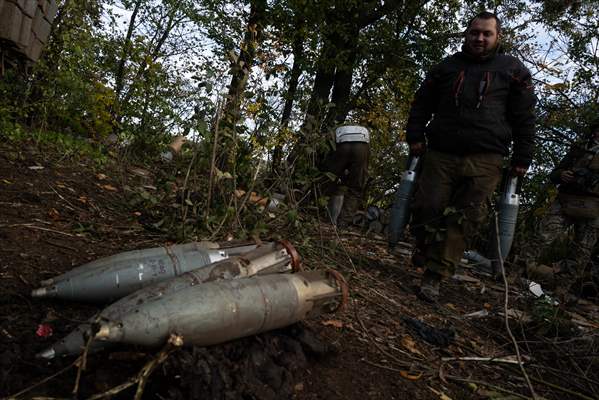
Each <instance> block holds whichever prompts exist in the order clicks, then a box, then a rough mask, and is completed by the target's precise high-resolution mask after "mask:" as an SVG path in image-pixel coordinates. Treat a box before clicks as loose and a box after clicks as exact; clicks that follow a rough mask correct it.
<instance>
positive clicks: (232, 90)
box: [217, 0, 266, 171]
mask: <svg viewBox="0 0 599 400" xmlns="http://www.w3.org/2000/svg"><path fill="white" fill-rule="evenodd" d="M250 6H251V8H250V17H249V19H248V23H247V29H246V32H245V35H244V38H243V41H242V42H241V44H240V46H239V57H237V60H236V62H235V63H234V65H233V66H232V67H231V74H232V77H231V83H230V84H229V92H228V94H227V99H226V103H225V107H224V110H223V118H222V119H221V121H220V123H219V130H220V132H221V134H222V136H223V143H222V148H221V149H222V152H221V154H220V158H219V160H218V163H217V164H218V166H219V168H220V169H221V170H223V171H227V170H230V169H231V167H232V166H233V164H234V163H235V159H236V157H237V138H236V135H237V131H236V126H237V124H238V123H239V119H240V108H241V98H242V95H243V92H244V91H245V87H246V85H247V80H248V77H249V74H250V72H251V68H252V65H253V63H254V58H255V56H256V49H257V47H258V44H259V43H260V39H261V34H262V29H263V26H264V17H265V13H266V0H251V1H250Z"/></svg>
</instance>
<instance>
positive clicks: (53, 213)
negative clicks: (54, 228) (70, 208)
mask: <svg viewBox="0 0 599 400" xmlns="http://www.w3.org/2000/svg"><path fill="white" fill-rule="evenodd" d="M48 216H49V217H50V218H51V219H53V220H54V221H58V220H59V219H60V213H59V212H58V210H56V208H51V209H50V210H49V211H48Z"/></svg>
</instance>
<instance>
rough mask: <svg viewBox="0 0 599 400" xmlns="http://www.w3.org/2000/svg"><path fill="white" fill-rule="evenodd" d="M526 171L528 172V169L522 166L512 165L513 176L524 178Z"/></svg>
mask: <svg viewBox="0 0 599 400" xmlns="http://www.w3.org/2000/svg"><path fill="white" fill-rule="evenodd" d="M526 171H528V167H523V166H522V165H512V171H511V174H512V176H524V175H526Z"/></svg>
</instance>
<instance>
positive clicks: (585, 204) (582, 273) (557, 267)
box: [520, 120, 599, 301]
mask: <svg viewBox="0 0 599 400" xmlns="http://www.w3.org/2000/svg"><path fill="white" fill-rule="evenodd" d="M549 178H550V179H551V182H553V183H554V184H556V185H558V194H557V197H556V198H555V200H553V202H552V203H551V205H550V206H549V209H548V211H547V213H546V214H545V215H543V218H541V220H540V222H539V225H538V227H537V232H536V234H535V235H534V236H533V237H532V238H531V239H530V240H528V241H527V242H526V243H525V244H524V245H523V246H522V251H521V253H520V258H521V259H523V260H524V262H525V264H526V268H527V272H528V274H529V277H530V278H532V279H534V280H537V279H541V281H543V284H548V285H549V286H551V285H554V286H556V292H557V293H558V295H560V297H562V300H566V301H567V300H568V299H573V298H572V297H571V296H570V295H576V296H580V294H581V293H580V289H581V288H582V286H577V287H575V286H574V285H575V284H576V283H577V282H580V283H583V282H584V281H585V280H588V276H587V275H588V273H589V272H590V271H589V268H588V267H589V261H590V260H591V255H592V252H593V247H594V246H595V244H596V243H597V234H598V231H599V120H597V121H595V122H594V123H593V124H591V126H590V129H589V131H588V135H585V140H583V141H582V142H578V143H574V145H572V147H571V148H570V150H569V151H568V153H567V154H566V156H565V157H564V158H563V159H562V160H561V161H560V163H559V164H558V166H557V167H556V168H555V169H554V170H553V171H552V172H551V174H550V175H549ZM569 227H573V228H574V229H573V230H574V240H573V241H572V242H571V243H570V244H569V245H568V254H567V256H566V258H565V259H563V260H561V261H559V262H557V263H555V264H554V266H553V267H552V270H553V271H552V273H549V272H548V271H547V270H546V268H541V267H540V266H538V265H537V262H538V261H539V256H540V255H541V254H542V253H543V251H544V250H545V249H547V248H548V247H549V246H550V245H551V244H552V242H553V241H554V240H555V239H557V238H558V236H560V235H562V234H563V233H565V232H567V230H568V228H569ZM540 272H543V273H542V274H540ZM543 279H544V280H543Z"/></svg>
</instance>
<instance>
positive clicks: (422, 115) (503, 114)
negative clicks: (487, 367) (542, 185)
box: [406, 11, 536, 302]
mask: <svg viewBox="0 0 599 400" xmlns="http://www.w3.org/2000/svg"><path fill="white" fill-rule="evenodd" d="M500 38H501V22H500V20H499V18H497V16H496V15H495V14H493V13H490V12H486V11H485V12H481V13H479V14H478V15H476V16H475V17H474V18H472V19H471V20H470V22H469V23H468V28H467V29H466V32H465V41H464V45H463V46H462V51H461V52H458V53H456V54H454V55H452V56H450V57H448V58H446V59H444V60H443V61H441V63H440V64H438V65H437V66H435V67H434V68H433V69H432V70H431V71H430V73H429V74H428V75H427V77H426V79H425V80H424V82H423V83H422V86H421V87H420V88H419V89H418V91H417V92H416V95H415V98H414V102H413V103H412V109H411V111H410V116H409V119H408V124H407V127H406V130H407V141H408V144H409V145H410V151H411V153H412V154H413V155H423V165H422V173H421V175H420V179H419V183H418V189H417V190H416V193H415V199H414V204H413V210H412V211H413V218H414V219H413V221H412V224H411V225H412V227H413V230H414V234H415V236H416V240H417V248H418V249H419V250H420V252H421V256H422V257H421V258H422V260H423V261H424V266H425V272H424V275H423V277H422V281H421V284H420V289H419V296H420V297H421V298H422V299H424V300H426V301H431V302H434V301H436V300H437V299H438V297H439V284H440V282H441V280H442V279H443V278H446V277H449V276H451V275H453V273H454V272H455V267H456V264H457V263H458V262H459V261H460V259H461V257H462V254H463V252H464V250H465V248H466V238H467V237H469V236H470V235H471V234H472V233H473V231H474V230H475V229H476V228H477V226H478V225H480V223H481V222H482V221H483V219H484V215H485V213H484V208H485V206H486V201H487V199H489V198H490V196H491V195H492V193H493V191H494V190H495V187H496V186H497V184H498V182H499V180H500V177H501V173H502V166H503V158H504V157H505V156H508V155H509V154H510V151H509V150H510V144H512V143H513V147H512V152H511V172H512V174H515V175H519V176H522V175H524V174H525V173H526V171H527V170H528V167H529V165H530V163H531V159H532V153H533V145H534V124H535V116H534V107H535V103H536V98H535V95H534V91H533V86H532V80H531V75H530V72H529V71H528V69H527V68H526V67H525V66H524V65H523V64H522V63H521V62H520V61H519V60H518V59H516V58H515V57H512V56H509V55H506V54H503V51H502V49H501V44H500ZM425 152H426V154H425Z"/></svg>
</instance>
